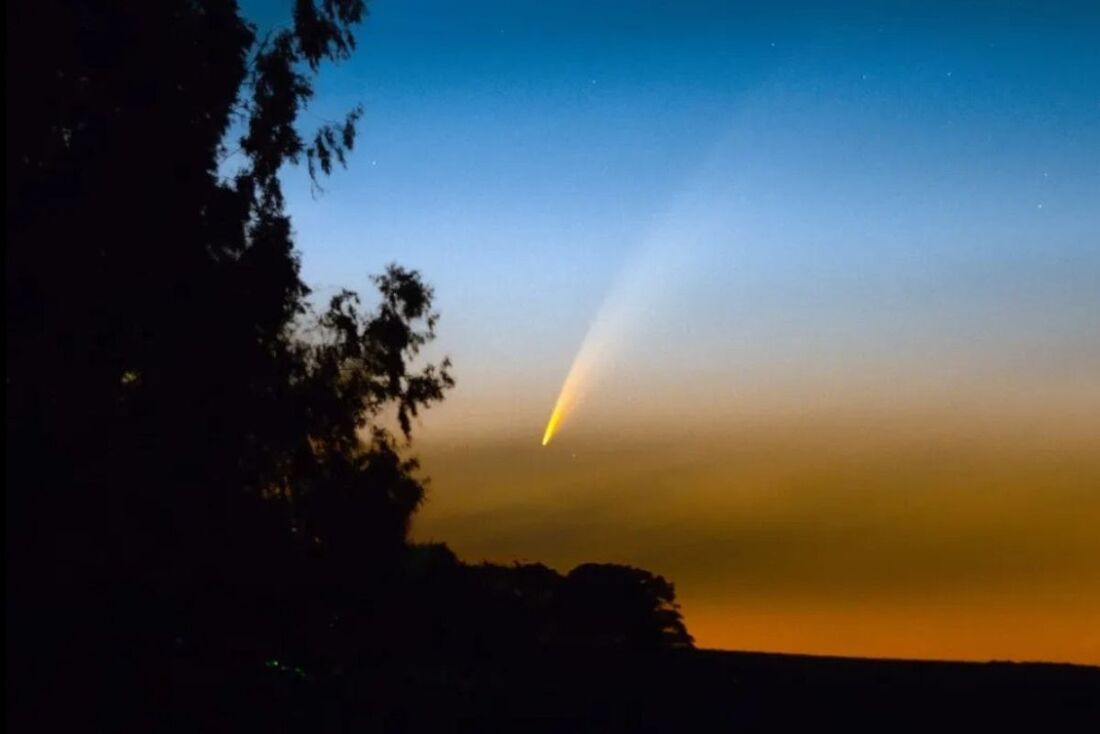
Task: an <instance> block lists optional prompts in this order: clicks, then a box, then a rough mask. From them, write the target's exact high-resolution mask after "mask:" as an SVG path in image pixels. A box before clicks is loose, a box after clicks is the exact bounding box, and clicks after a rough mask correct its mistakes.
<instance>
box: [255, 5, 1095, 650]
mask: <svg viewBox="0 0 1100 734" xmlns="http://www.w3.org/2000/svg"><path fill="white" fill-rule="evenodd" d="M289 5H290V3H289V2H280V3H275V2H264V3H260V2H258V1H257V2H246V3H245V11H246V14H247V15H249V16H250V17H253V18H256V19H258V20H260V21H261V24H269V23H272V22H276V21H277V20H281V19H283V18H286V17H288V13H289ZM370 7H371V15H370V17H369V18H368V20H367V22H366V24H365V26H364V27H363V28H362V31H361V33H360V35H359V41H360V43H359V50H358V51H357V52H356V53H355V55H354V57H353V58H352V59H351V60H350V61H348V62H347V63H345V64H343V65H340V66H336V67H325V68H324V69H323V72H322V76H321V78H320V80H319V83H318V86H317V97H316V100H315V102H314V104H313V105H312V106H311V108H310V110H309V111H308V112H307V113H306V115H305V116H304V118H303V122H304V124H305V126H306V127H308V126H309V125H310V124H311V123H319V122H321V121H322V120H325V119H329V118H338V117H340V116H341V115H342V113H343V112H344V111H346V110H347V109H349V108H351V107H352V106H354V105H356V104H362V105H363V106H364V116H363V118H362V123H361V126H360V135H359V138H358V142H357V145H356V148H355V151H354V153H353V154H352V155H351V157H350V160H349V167H348V170H347V171H339V172H337V173H335V174H334V175H333V176H332V178H331V179H330V180H329V181H327V183H326V184H325V187H326V192H325V193H324V194H323V195H320V196H315V195H314V194H313V193H312V192H311V191H310V187H309V184H308V180H307V179H306V177H305V175H304V172H302V171H300V170H290V171H287V172H286V176H285V180H286V189H287V194H288V208H289V210H290V213H291V215H292V217H293V221H294V226H295V230H296V233H297V242H298V247H299V249H300V251H301V254H302V271H303V275H304V277H305V279H306V281H307V282H308V283H309V284H310V285H312V286H314V287H315V288H316V289H317V292H318V294H319V295H321V296H323V295H325V294H327V293H330V292H332V290H334V289H336V288H338V287H344V286H347V287H352V288H356V289H359V290H362V291H367V290H369V280H368V276H369V274H371V273H374V272H378V271H379V270H380V269H381V268H382V267H383V266H384V264H385V263H387V262H390V261H398V262H400V263H402V264H405V265H407V266H410V267H415V268H418V269H420V270H421V271H422V272H423V273H424V274H425V276H426V277H427V279H428V280H429V281H430V282H431V283H432V284H434V286H435V288H436V291H437V301H438V305H439V308H440V310H441V312H442V314H443V318H442V320H441V322H440V324H439V330H440V340H439V343H438V349H437V350H436V353H437V354H438V353H441V352H447V353H449V354H450V355H451V356H452V357H453V358H454V361H455V373H456V376H457V378H458V387H457V388H456V389H455V391H454V392H453V393H452V395H451V396H450V397H449V398H448V400H447V401H446V403H445V404H444V405H443V406H441V407H440V408H437V409H433V410H432V411H431V412H430V413H429V414H428V415H427V416H426V417H425V420H424V426H423V427H422V428H421V430H420V432H419V433H418V436H420V438H421V443H420V444H419V446H420V447H421V450H422V451H423V457H424V459H425V466H426V467H427V469H428V471H430V473H431V474H432V476H433V480H434V481H433V484H432V495H431V497H430V501H429V503H428V505H427V506H426V508H425V510H424V511H423V512H422V513H421V514H420V515H419V516H418V520H417V528H416V533H417V535H418V537H435V538H437V539H440V538H442V539H445V540H447V541H448V542H449V543H451V544H452V545H453V547H455V548H456V549H457V550H458V551H459V552H460V553H461V554H462V555H463V556H464V557H467V558H470V559H472V560H478V559H480V558H494V559H497V560H509V559H512V558H516V557H534V558H538V559H540V560H545V561H547V562H549V563H551V564H556V565H560V566H562V567H566V566H567V565H568V564H570V563H574V562H577V561H578V560H584V559H596V560H601V559H603V560H614V561H618V562H627V563H637V564H639V565H645V566H646V567H651V568H654V570H657V571H658V572H666V573H669V574H670V575H671V577H672V578H674V579H675V580H676V581H677V583H678V589H679V590H680V592H681V598H682V600H683V601H684V604H685V613H686V615H687V621H688V624H689V627H691V628H692V629H693V631H695V632H696V634H697V636H698V637H699V638H700V640H701V642H702V643H703V644H710V645H720V646H739V647H754V646H755V647H759V648H767V649H785V650H791V651H818V652H833V653H843V654H886V655H902V654H904V655H915V656H928V657H983V656H993V657H1014V656H1015V657H1030V658H1036V657H1041V658H1047V659H1063V660H1069V659H1072V660H1082V661H1091V662H1097V661H1100V639H1098V638H1097V637H1096V635H1095V633H1094V632H1089V631H1088V630H1087V629H1086V628H1087V627H1088V624H1087V623H1086V622H1085V621H1084V620H1087V619H1088V618H1090V615H1091V618H1093V619H1094V618H1095V615H1096V614H1097V613H1100V596H1097V595H1096V594H1095V593H1092V594H1090V593H1086V592H1085V591H1083V590H1085V589H1089V588H1100V584H1097V583H1096V582H1097V580H1098V579H1097V577H1096V575H1097V572H1098V570H1100V569H1097V568H1096V566H1095V564H1089V563H1087V562H1086V561H1085V560H1084V559H1087V558H1090V557H1092V558H1095V557H1096V554H1097V552H1100V549H1098V548H1097V541H1096V538H1095V532H1094V531H1092V530H1090V528H1092V527H1095V525H1096V524H1097V523H1098V522H1100V515H1098V514H1097V513H1098V509H1100V507H1098V505H1097V502H1098V500H1100V498H1098V496H1097V495H1096V492H1095V488H1096V480H1097V478H1098V477H1100V465H1098V464H1097V461H1096V458H1095V457H1096V456H1100V446H1098V445H1097V441H1098V440H1100V439H1098V438H1097V437H1098V436H1100V423H1098V420H1100V419H1098V418H1097V416H1100V326H1098V319H1100V317H1098V314H1100V5H1097V4H1096V3H1095V2H1093V3H1068V2H1042V3H1038V2H951V3H937V2H864V3H854V2H848V3H825V2H799V3H796V2H789V3H783V2H769V3H742V2H692V1H691V0H678V1H676V2H671V1H668V2H610V1H607V0H589V1H587V2H574V1H571V0H560V1H558V2H522V1H519V0H511V1H507V2H505V1H499V2H479V1H477V0H468V1H466V2H442V1H440V0H377V1H376V2H373V3H371V5H370ZM607 314H611V316H607ZM594 322H595V323H597V327H595V328H594V330H593V333H594V334H596V335H597V337H593V339H594V340H595V341H596V342H598V343H597V344H596V347H594V350H595V352H598V355H597V356H598V359H595V358H594V359H593V360H591V361H592V362H594V363H596V362H598V364H599V366H600V369H599V370H593V371H592V372H591V378H590V382H591V383H592V384H591V385H587V386H586V387H587V388H588V390H587V398H586V400H587V402H586V403H585V404H584V405H582V406H581V407H580V408H578V409H577V411H576V413H575V414H574V415H572V416H570V417H568V418H567V420H566V422H565V424H564V427H563V428H562V429H561V430H560V437H558V438H555V439H554V443H553V444H551V445H550V446H548V447H546V448H545V449H542V448H540V447H539V440H540V437H541V436H542V433H543V428H544V425H545V422H546V419H547V416H548V414H549V412H550V409H551V407H552V406H553V404H554V401H555V398H556V397H557V395H558V391H559V389H560V388H561V385H562V381H563V378H564V377H565V375H566V373H567V371H569V369H570V365H571V364H572V363H573V360H574V357H575V355H576V354H577V351H578V348H579V347H580V345H581V344H582V342H583V341H584V340H585V337H586V334H588V333H589V329H590V327H592V324H593V323H594ZM607 324H611V326H607ZM590 341H591V340H590ZM586 379H588V378H586ZM754 421H755V422H754ZM765 424H766V425H765ZM914 498H915V499H914ZM731 548H732V549H733V550H731ZM596 556H601V558H596ZM700 558H702V559H705V560H706V562H705V563H701V562H700V561H699V559H700ZM677 559H679V560H677ZM777 569H778V570H780V571H781V573H779V572H777ZM885 579H889V580H890V583H888V584H887V583H885V582H884V580H885ZM887 586H888V587H889V589H886V587H887ZM728 589H746V590H747V591H748V590H751V593H750V594H749V595H748V596H738V595H737V594H733V593H731V592H730V591H728ZM830 589H832V591H830ZM750 597H751V598H750ZM750 602H751V604H750ZM746 604H749V606H746ZM752 605H756V606H752ZM730 620H733V621H730ZM773 620H786V621H785V622H782V624H780V622H775V621H773ZM693 625H694V626H693ZM872 629H877V630H879V632H878V633H875V634H876V635H878V636H875V637H872V636H868V635H870V633H869V632H868V630H872Z"/></svg>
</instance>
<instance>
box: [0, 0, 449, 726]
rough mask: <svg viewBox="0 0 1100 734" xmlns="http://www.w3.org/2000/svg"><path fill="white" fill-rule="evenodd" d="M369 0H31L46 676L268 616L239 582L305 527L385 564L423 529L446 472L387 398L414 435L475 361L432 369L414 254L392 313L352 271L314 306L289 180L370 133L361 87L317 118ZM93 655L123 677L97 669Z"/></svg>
mask: <svg viewBox="0 0 1100 734" xmlns="http://www.w3.org/2000/svg"><path fill="white" fill-rule="evenodd" d="M364 13H365V8H364V3H363V2H362V0H322V1H320V2H313V1H312V0H296V2H295V3H294V7H293V18H292V21H291V23H290V24H289V25H288V26H287V27H285V28H283V29H281V30H277V31H275V32H273V33H270V34H268V35H266V36H264V37H262V38H259V37H258V36H257V31H256V28H255V27H254V26H252V25H250V24H249V23H248V22H246V20H245V19H244V18H242V17H241V14H240V12H239V10H238V8H237V6H236V3H235V2H233V1H232V0H165V1H164V2H154V3H138V2H128V1H127V0H97V1H93V2H88V1H87V0H44V1H41V2H40V1H38V0H35V1H33V2H32V1H31V0H18V1H17V2H13V3H10V4H9V5H8V6H7V45H8V64H7V78H6V81H7V89H8V99H7V105H6V123H7V137H6V152H7V167H6V184H7V202H6V205H7V247H6V252H5V258H6V262H5V265H6V268H5V286H6V295H5V300H6V315H5V317H6V328H7V347H8V348H7V350H6V380H5V397H6V400H7V413H6V421H7V425H6V428H7V439H6V448H7V456H8V462H7V465H6V470H5V472H6V480H7V494H6V498H7V499H6V503H7V518H8V519H7V530H8V533H7V537H8V549H9V553H8V558H9V564H8V570H9V574H8V579H9V581H8V592H9V599H11V598H13V597H14V598H15V599H16V600H17V601H16V603H15V604H13V605H12V606H11V608H10V609H9V612H10V614H11V615H12V616H11V621H12V624H10V625H9V630H11V629H19V630H20V637H19V639H15V638H14V637H12V636H11V635H9V642H13V643H14V644H15V647H16V648H17V649H16V650H15V651H14V653H15V654H14V656H13V657H10V658H9V660H10V661H11V662H10V663H9V664H18V665H20V666H22V668H23V669H22V670H21V671H20V674H21V676H23V677H24V678H26V677H27V676H30V679H31V680H34V679H35V675H36V674H37V676H38V680H39V682H41V683H47V682H53V683H56V682H58V681H60V682H61V683H62V684H66V690H73V691H76V690H85V691H86V692H87V693H86V701H85V702H86V703H88V705H89V706H97V705H98V706H99V707H100V708H101V709H110V708H111V701H109V700H106V699H109V698H110V695H111V692H112V690H116V692H117V693H118V695H119V696H120V697H125V696H128V695H130V694H129V693H125V694H124V693H122V691H130V690H131V689H128V688H127V685H126V683H133V682H134V680H133V679H134V678H140V677H141V675H142V674H141V673H140V672H138V671H140V670H141V666H140V665H138V664H134V665H129V664H126V663H124V662H123V661H120V660H119V654H118V651H119V650H120V649H130V650H142V651H148V650H151V649H157V646H158V645H168V644H169V642H168V640H173V641H178V640H180V639H182V638H183V637H186V635H183V634H182V633H181V629H184V628H189V629H190V628H193V629H202V630H204V631H205V632H210V629H209V628H211V627H212V626H213V622H212V620H215V619H216V620H217V624H218V625H223V626H227V627H234V625H236V626H237V627H239V628H245V627H249V628H252V629H258V628H260V627H262V626H263V625H262V624H260V623H259V622H258V620H257V619H256V614H257V613H258V611H257V609H256V608H255V607H256V604H255V603H254V604H251V605H250V604H248V603H244V602H243V601H242V599H243V597H244V596H245V595H247V592H246V589H247V588H248V587H256V588H265V589H267V591H265V592H264V593H269V592H271V589H274V588H277V587H278V585H279V584H282V585H283V586H286V584H287V583H289V582H288V581H287V578H288V573H289V566H288V564H290V563H291V560H290V558H291V556H290V555H288V554H289V553H290V552H291V551H290V550H289V549H290V548H291V547H292V546H294V545H300V546H306V547H310V548H313V550H315V551H317V552H320V553H327V554H330V555H333V556H340V557H343V558H350V557H351V556H354V555H358V556H359V562H360V564H363V565H364V566H370V565H371V564H373V565H375V566H378V567H382V566H384V565H385V562H384V560H383V559H384V558H385V557H386V555H387V554H388V553H389V554H392V553H393V552H394V549H395V548H398V547H399V546H400V545H401V544H402V543H403V541H404V537H405V532H406V530H407V527H408V518H409V515H410V513H411V512H412V511H413V510H414V509H415V508H416V506H417V505H418V503H419V502H420V500H421V497H422V487H421V486H420V484H419V482H418V480H417V479H416V477H415V476H414V471H415V469H416V465H415V462H413V461H411V460H409V459H406V458H403V457H401V455H400V454H399V452H398V438H396V437H395V436H394V435H393V434H392V433H391V432H390V431H388V430H387V429H386V428H385V427H384V421H382V420H381V419H382V418H383V417H384V414H385V412H386V411H387V410H389V409H391V408H392V410H394V412H395V413H396V420H397V421H398V424H399V426H400V430H401V432H403V433H404V436H405V437H408V435H409V433H410V430H411V426H412V424H411V419H412V418H413V417H414V416H415V415H416V414H417V411H418V410H420V409H422V408H423V407H425V406H427V405H430V404H431V403H433V402H435V401H437V400H439V399H441V398H442V396H443V394H444V391H445V390H446V388H447V387H449V386H450V385H451V384H452V382H451V377H450V375H449V372H448V367H449V365H448V364H447V363H446V362H444V363H443V364H442V365H440V366H438V367H435V366H429V367H427V368H425V369H424V370H423V371H421V372H419V373H413V372H412V371H411V367H410V360H411V359H412V358H413V357H415V356H416V353H417V351H418V349H419V348H420V347H421V346H422V345H423V344H424V343H426V342H427V341H428V340H430V339H431V338H432V337H433V335H434V325H435V319H436V316H435V314H434V312H433V311H432V308H431V298H432V294H431V290H430V289H429V288H428V287H427V286H426V285H425V284H424V283H423V281H422V280H421V279H420V277H419V275H418V274H417V273H416V272H415V271H407V270H403V269H401V268H399V267H396V266H394V267H391V268H390V269H388V270H387V272H386V273H385V274H384V275H382V276H381V277H379V278H378V280H377V286H378V289H379V292H380V295H381V305H380V306H379V307H378V308H377V309H376V310H375V311H373V312H369V311H368V312H363V311H362V310H361V308H360V306H359V302H358V299H357V297H356V296H355V295H354V294H350V293H345V294H342V295H340V296H338V297H337V298H335V299H334V300H333V301H332V303H331V304H330V307H329V308H328V310H327V311H325V312H324V313H322V314H320V315H313V314H311V313H310V310H309V307H308V301H307V297H308V295H309V290H308V288H307V287H306V286H305V284H304V283H303V282H302V280H301V278H300V275H299V267H298V259H297V256H296V254H295V251H294V244H293V241H292V237H291V224H290V220H289V218H288V216H287V214H286V212H285V210H284V198H283V194H282V191H281V187H280V180H279V173H280V171H281V170H282V168H283V167H284V166H285V165H287V164H293V163H299V162H304V163H306V164H307V165H308V167H309V171H310V173H311V175H313V176H314V177H317V176H323V175H325V174H328V173H329V172H330V171H331V170H332V168H333V165H334V164H342V163H344V161H345V157H346V154H347V152H348V151H349V150H350V149H351V148H352V146H353V145H354V142H355V121H356V119H357V118H358V116H359V110H358V109H353V110H351V111H350V113H349V114H348V116H347V118H346V120H344V121H343V122H341V123H339V124H332V125H326V126H322V127H321V128H320V129H317V130H313V131H310V132H309V133H308V134H307V133H306V132H303V131H302V130H300V129H299V127H298V126H297V125H298V118H299V114H300V112H301V111H302V109H303V108H304V107H305V105H306V104H307V103H308V101H309V100H310V97H311V95H312V93H313V89H312V80H313V78H314V75H315V74H316V73H317V71H318V69H319V67H320V65H321V63H322V62H323V61H326V60H329V61H339V60H342V59H344V58H346V57H347V56H348V54H349V53H350V52H351V51H352V49H353V48H354V46H355V36H354V32H353V31H354V27H355V25H356V24H357V23H358V22H359V21H360V20H361V19H362V18H363V16H364ZM230 130H233V131H239V135H238V136H237V139H236V140H230V139H227V137H226V136H227V132H228V131H230ZM231 153H233V154H235V155H232V156H230V154H231ZM227 156H228V157H229V160H232V161H238V162H239V163H240V165H239V168H238V170H237V171H236V172H235V173H233V174H231V175H230V176H228V177H226V176H224V175H222V172H223V171H224V168H225V165H226V161H227ZM363 434H366V435H368V436H369V437H370V439H369V440H368V441H366V442H363V441H361V439H360V436H361V435H363ZM337 498H339V499H337ZM349 508H353V509H354V510H356V511H355V512H349V511H348V510H349ZM352 518H354V519H352ZM358 570H359V572H360V573H362V572H363V567H361V568H359V569H358ZM289 575H290V576H293V574H289ZM219 590H221V591H219ZM222 592H224V593H226V594H232V595H234V596H233V598H234V599H236V601H237V602H240V603H234V604H230V605H227V604H225V603H223V602H224V601H225V597H224V596H219V594H221V593H222ZM271 593H274V592H271ZM287 593H290V592H287ZM260 596H262V594H261V595H260ZM252 598H253V599H256V598H259V596H257V595H255V594H253V595H252ZM216 600H217V601H216ZM204 602H209V603H207V604H206V606H209V607H210V608H211V609H210V611H209V612H208V613H207V612H204V611H202V609H200V607H202V606H203V605H204ZM215 607H216V608H218V609H219V611H214V608H215ZM234 615H236V616H237V617H239V618H237V619H234ZM196 620H201V621H200V622H196ZM208 623H209V624H208ZM196 625H198V626H197V627H196ZM33 632H37V634H34V633H33ZM173 644H174V643H173ZM20 653H22V654H20ZM134 654H135V655H137V656H138V657H140V656H141V655H142V654H145V652H141V653H137V652H135V653H134ZM88 660H97V661H113V662H111V663H110V664H111V665H113V666H114V668H113V670H114V671H115V673H116V674H117V675H116V676H115V677H116V678H117V679H118V680H117V681H114V682H111V681H110V679H111V676H106V678H107V679H108V682H107V683H103V684H101V685H96V686H88V685H86V683H87V681H86V680H84V679H83V666H84V665H86V662H87V661H88ZM126 676H130V679H128V680H126V681H125V682H124V681H123V679H125V678H126ZM116 684H117V685H116ZM31 687H33V684H31ZM43 689H44V688H43ZM28 703H29V705H31V706H32V707H33V706H34V705H35V703H36V701H34V700H30V701H28ZM37 703H40V704H42V705H43V707H45V702H44V701H37ZM116 703H117V702H116ZM39 713H42V714H45V713H46V708H43V709H41V710H40V711H39Z"/></svg>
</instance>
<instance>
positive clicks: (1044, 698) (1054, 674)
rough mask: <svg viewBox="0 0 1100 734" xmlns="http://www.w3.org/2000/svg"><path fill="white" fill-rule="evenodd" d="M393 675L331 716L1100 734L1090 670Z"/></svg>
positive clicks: (702, 657) (453, 724) (825, 668)
mask: <svg viewBox="0 0 1100 734" xmlns="http://www.w3.org/2000/svg"><path fill="white" fill-rule="evenodd" d="M490 670H491V671H492V672H489V671H490ZM393 672H394V671H393V670H392V669H391V671H390V673H391V675H390V676H387V679H386V680H380V679H375V680H374V681H373V682H370V683H366V682H365V681H362V679H360V682H359V683H352V681H351V680H350V679H349V680H348V681H347V683H348V684H349V685H348V687H347V689H346V691H345V692H344V693H343V694H340V695H339V696H338V697H339V698H341V699H342V700H340V701H337V700H333V699H332V698H330V697H329V696H331V694H332V690H331V689H330V690H329V691H328V694H327V695H325V696H324V698H326V699H327V701H326V703H324V704H321V708H323V709H325V710H327V712H328V715H327V716H325V717H323V718H328V717H329V716H331V717H333V719H335V720H336V721H333V720H331V719H330V720H329V721H328V722H327V723H328V724H329V725H334V728H337V729H340V730H347V731H378V730H381V731H396V732H403V731H408V732H420V731H432V732H446V731H457V732H483V731H516V732H525V733H530V732H608V731H612V732H614V731H640V732H651V731H652V732H657V731H661V732H665V731H668V732H679V731H684V732H690V731H700V732H706V731H744V730H752V731H791V730H793V731H814V730H825V731H833V730H838V729H840V730H844V729H852V728H858V729H861V730H864V729H874V730H880V731H897V730H899V729H900V730H920V731H945V730H946V731H957V730H976V731H982V732H986V731H995V730H1009V731H1018V730H1022V731H1038V732H1048V731H1082V732H1097V731H1100V668H1097V667H1088V666H1074V665H1059V664H1034V663H1029V664H1014V663H999V662H998V663H948V662H918V661H904V660H868V659H854V658H829V657H809V656H797V655H776V654H764V653H740V652H721V651H710V650H701V651H680V652H674V653H669V654H664V655H658V656H644V657H637V656H633V657H631V656H622V655H615V656H592V655H591V654H585V655H584V656H583V657H581V656H570V655H561V654H557V655H553V656H538V658H537V659H535V658H533V659H524V660H520V659H512V660H511V661H500V660H498V661H495V662H494V663H493V664H491V665H487V666H486V665H481V666H477V667H476V668H467V669H466V670H464V671H459V670H456V669H454V668H453V667H446V668H444V667H432V666H422V667H416V666H410V667H406V668H405V672H404V673H401V674H398V675H396V676H394V675H392V673H393ZM345 696H346V698H345ZM315 722H316V720H315Z"/></svg>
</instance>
